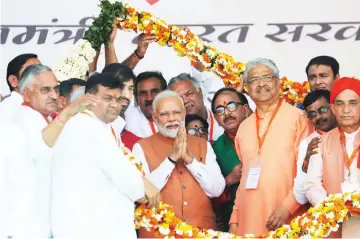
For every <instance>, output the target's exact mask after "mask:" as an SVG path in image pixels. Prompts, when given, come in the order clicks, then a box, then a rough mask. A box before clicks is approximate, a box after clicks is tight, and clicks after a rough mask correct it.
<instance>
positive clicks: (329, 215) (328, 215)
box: [325, 212, 335, 219]
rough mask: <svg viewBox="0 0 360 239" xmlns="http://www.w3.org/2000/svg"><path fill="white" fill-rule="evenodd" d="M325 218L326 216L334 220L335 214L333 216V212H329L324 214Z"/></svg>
mask: <svg viewBox="0 0 360 239" xmlns="http://www.w3.org/2000/svg"><path fill="white" fill-rule="evenodd" d="M325 216H326V218H330V219H331V218H334V217H335V214H334V212H330V213H326V214H325Z"/></svg>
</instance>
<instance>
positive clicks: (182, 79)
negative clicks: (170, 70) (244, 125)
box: [168, 73, 224, 142]
mask: <svg viewBox="0 0 360 239" xmlns="http://www.w3.org/2000/svg"><path fill="white" fill-rule="evenodd" d="M168 89H170V90H173V91H176V92H177V93H178V94H179V95H180V96H181V98H182V99H183V101H184V104H185V109H186V114H197V115H200V116H201V117H203V118H204V119H206V121H207V122H208V124H209V137H208V140H209V141H210V142H214V141H216V140H217V139H218V138H219V137H220V135H222V134H223V133H224V129H223V128H222V127H220V126H219V124H218V123H217V122H216V120H215V117H214V115H213V113H212V112H211V110H209V109H207V108H206V106H205V104H204V97H203V92H202V89H201V87H200V84H199V83H198V82H197V81H196V79H195V78H194V77H192V76H191V75H190V74H186V73H182V74H180V75H178V76H176V77H173V78H172V79H171V80H170V81H169V84H168Z"/></svg>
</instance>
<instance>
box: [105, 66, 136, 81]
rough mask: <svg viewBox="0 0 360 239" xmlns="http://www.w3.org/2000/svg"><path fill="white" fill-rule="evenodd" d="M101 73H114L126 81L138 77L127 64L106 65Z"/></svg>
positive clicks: (120, 79) (117, 77) (119, 78)
mask: <svg viewBox="0 0 360 239" xmlns="http://www.w3.org/2000/svg"><path fill="white" fill-rule="evenodd" d="M101 73H112V74H113V75H114V77H115V78H116V79H118V80H119V81H121V82H123V83H125V82H128V81H130V80H134V81H135V79H136V76H135V74H134V72H133V71H132V70H131V68H130V67H128V66H127V65H125V64H121V63H112V64H108V65H106V66H105V67H104V69H103V70H102V72H101Z"/></svg>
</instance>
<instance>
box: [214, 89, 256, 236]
mask: <svg viewBox="0 0 360 239" xmlns="http://www.w3.org/2000/svg"><path fill="white" fill-rule="evenodd" d="M211 110H212V112H213V113H214V115H215V119H216V121H217V122H218V124H219V125H220V126H221V127H223V128H224V129H225V133H224V134H223V135H221V136H220V137H219V138H218V139H217V140H216V142H215V144H214V145H213V148H214V151H215V154H216V160H217V162H218V164H219V166H220V169H221V173H222V174H223V176H224V178H225V183H226V188H225V191H224V193H223V194H222V195H221V196H220V197H219V198H217V202H216V203H215V204H216V205H217V206H219V207H220V208H219V210H218V211H217V212H216V213H217V218H218V217H219V218H220V219H219V220H218V222H220V223H221V225H222V226H223V228H221V229H222V230H223V231H228V230H229V226H228V224H229V220H230V216H231V213H232V209H233V206H234V201H235V196H236V190H237V188H238V186H239V183H240V179H241V167H242V164H241V161H240V160H239V157H238V156H237V154H236V152H235V147H234V139H235V136H236V132H237V130H238V128H239V126H240V124H241V122H243V120H244V119H246V118H247V117H248V116H249V115H250V114H251V113H252V111H251V109H250V108H249V102H248V100H247V99H246V97H245V96H244V95H243V94H242V93H240V92H237V91H236V90H235V89H233V88H222V89H220V90H218V91H217V92H216V93H215V95H214V97H213V100H212V102H211Z"/></svg>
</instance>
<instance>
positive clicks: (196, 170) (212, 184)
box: [186, 142, 225, 198]
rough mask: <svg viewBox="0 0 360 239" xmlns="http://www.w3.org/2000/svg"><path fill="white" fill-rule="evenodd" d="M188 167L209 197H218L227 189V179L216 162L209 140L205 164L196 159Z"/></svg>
mask: <svg viewBox="0 0 360 239" xmlns="http://www.w3.org/2000/svg"><path fill="white" fill-rule="evenodd" d="M186 167H187V168H188V169H189V171H190V173H191V174H192V175H193V177H194V178H195V179H196V181H197V182H198V183H199V184H200V187H201V188H202V189H203V190H204V191H205V194H206V195H207V196H208V197H210V198H213V197H218V196H220V195H221V194H222V192H223V191H224V189H225V179H224V177H223V176H222V174H221V170H220V167H219V165H218V163H217V162H216V155H215V153H214V150H213V149H212V147H211V145H210V143H209V142H207V153H206V162H205V164H202V163H200V162H199V161H197V160H195V159H194V160H193V162H192V163H191V164H188V165H186Z"/></svg>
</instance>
